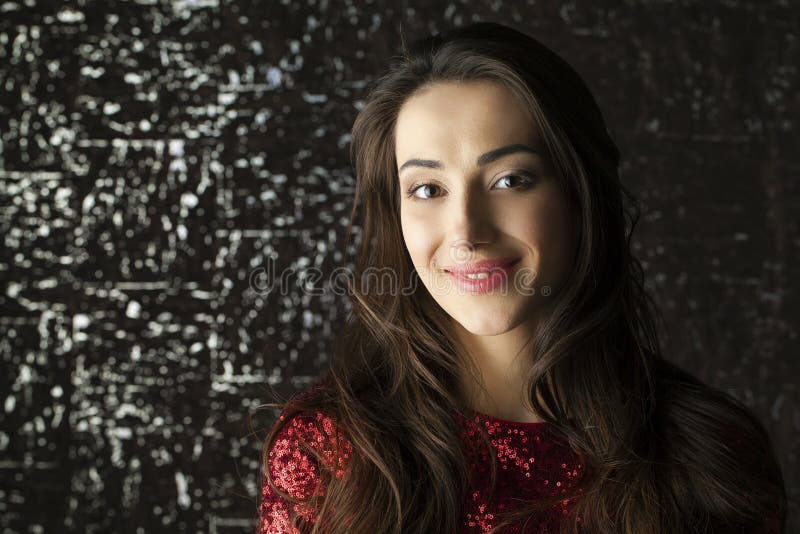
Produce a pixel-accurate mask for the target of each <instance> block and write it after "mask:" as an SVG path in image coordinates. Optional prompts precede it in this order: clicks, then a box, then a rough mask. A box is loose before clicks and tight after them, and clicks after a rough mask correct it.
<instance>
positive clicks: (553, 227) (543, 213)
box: [518, 194, 572, 277]
mask: <svg viewBox="0 0 800 534" xmlns="http://www.w3.org/2000/svg"><path fill="white" fill-rule="evenodd" d="M567 210H568V208H567V203H566V200H565V199H564V198H563V197H562V196H561V195H557V194H552V195H547V196H545V197H542V198H540V199H537V201H536V202H535V206H534V207H533V209H531V210H530V211H529V212H528V214H527V215H526V216H520V218H519V219H518V220H520V221H523V220H524V221H525V223H524V225H521V226H523V227H524V230H522V231H523V232H524V236H522V235H520V238H521V239H524V240H525V242H526V243H527V244H528V246H529V247H531V248H532V249H533V250H534V251H535V254H536V261H537V263H538V264H539V266H540V268H541V269H542V271H543V274H545V275H547V276H550V277H552V276H554V275H557V274H558V273H559V272H560V271H562V270H563V269H564V268H565V267H566V263H567V262H568V261H569V253H570V251H571V250H572V249H571V240H572V237H571V235H570V220H569V213H568V211H567Z"/></svg>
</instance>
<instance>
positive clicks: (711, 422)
mask: <svg viewBox="0 0 800 534" xmlns="http://www.w3.org/2000/svg"><path fill="white" fill-rule="evenodd" d="M670 366H671V364H668V366H667V368H665V371H666V372H664V373H663V374H662V375H661V377H660V378H661V385H662V388H661V391H660V394H659V405H660V406H659V408H658V410H657V412H658V414H659V417H658V418H657V421H658V422H657V424H656V426H657V429H658V434H659V437H660V439H659V441H660V447H661V448H662V449H663V450H665V451H666V452H667V459H668V462H669V465H670V466H671V469H672V470H673V471H672V472H673V476H675V477H676V478H677V479H678V480H680V481H681V484H683V485H684V487H686V488H690V489H691V490H690V491H689V493H688V494H689V495H691V496H693V497H692V500H693V506H696V507H698V508H699V509H702V510H706V511H707V512H708V513H709V514H710V515H711V516H716V517H719V518H720V520H723V518H728V519H732V520H736V521H739V522H740V524H749V525H751V526H753V527H755V526H756V525H758V526H760V527H761V528H764V530H754V529H751V530H747V531H748V532H778V531H779V530H777V529H779V528H780V527H779V525H781V524H782V522H783V518H784V516H785V508H786V493H785V485H784V480H783V475H782V472H781V467H780V463H779V462H778V459H777V455H776V454H775V450H774V447H773V443H772V440H771V438H770V435H769V433H768V431H767V429H766V427H765V426H764V424H763V422H762V421H761V420H760V418H759V417H758V416H757V415H756V413H755V412H754V411H753V410H752V409H751V408H749V407H748V406H747V405H745V404H744V403H743V402H742V401H740V400H739V399H737V398H736V397H734V396H733V395H731V394H729V393H727V392H726V391H724V390H721V389H718V388H715V387H713V386H710V385H707V384H705V383H703V382H702V381H701V380H699V379H698V378H696V377H694V376H692V375H691V374H690V373H688V372H686V371H684V370H682V369H679V368H677V367H674V366H673V367H672V368H668V367H670ZM715 495H716V496H717V497H718V498H712V496H715ZM736 518H738V519H736ZM767 525H768V526H767Z"/></svg>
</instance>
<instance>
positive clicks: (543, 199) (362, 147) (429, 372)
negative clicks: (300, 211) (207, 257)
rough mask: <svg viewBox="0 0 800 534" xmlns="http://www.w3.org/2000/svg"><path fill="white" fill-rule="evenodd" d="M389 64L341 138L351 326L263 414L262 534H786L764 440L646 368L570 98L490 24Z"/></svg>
mask: <svg viewBox="0 0 800 534" xmlns="http://www.w3.org/2000/svg"><path fill="white" fill-rule="evenodd" d="M393 60H394V61H393V63H392V64H391V66H390V68H389V69H388V72H387V73H385V75H383V76H382V77H381V78H380V79H379V80H377V83H376V84H375V85H374V87H373V88H372V90H371V92H370V94H369V96H368V98H367V100H366V104H365V106H364V108H363V109H362V110H361V111H360V113H359V115H358V117H357V118H356V121H355V124H354V126H353V130H352V146H351V148H352V158H353V164H354V167H355V173H356V179H357V180H356V183H357V186H356V198H355V204H354V208H353V213H352V214H351V219H350V223H351V226H350V227H349V228H348V233H347V239H348V240H349V239H350V234H351V232H350V229H351V228H352V225H353V221H354V220H355V218H356V213H357V210H358V209H359V208H360V209H361V210H363V213H362V216H363V220H362V221H361V223H360V226H361V229H362V230H361V235H360V238H361V246H360V250H359V254H358V257H357V259H356V262H355V271H354V273H353V274H354V282H355V283H353V284H352V285H351V286H350V288H349V290H350V294H351V296H352V313H351V314H350V316H349V317H348V321H347V323H346V326H345V329H344V330H343V331H342V332H341V333H340V335H339V337H337V339H336V343H335V347H334V352H333V354H332V356H331V358H330V361H329V363H330V366H329V369H328V372H327V373H326V374H325V376H323V377H322V378H321V379H320V380H319V381H318V382H317V383H316V384H315V385H314V386H313V387H310V388H308V389H307V390H306V391H304V392H303V393H302V394H301V395H297V396H295V397H294V398H293V399H291V400H290V402H288V403H286V404H278V403H273V404H271V406H280V407H282V413H281V414H280V417H279V420H278V421H277V422H276V424H275V425H274V426H273V427H272V429H271V431H270V433H269V435H268V436H267V438H266V442H265V447H264V453H265V454H264V458H263V463H264V478H263V487H262V490H263V491H262V494H263V497H262V500H261V503H260V525H259V532H260V533H261V534H266V533H279V532H280V533H284V532H326V533H328V532H331V533H368V534H374V533H395V532H396V533H401V532H402V533H426V534H427V533H456V532H565V533H567V532H570V533H574V532H579V531H580V532H591V533H603V534H607V533H611V532H614V533H616V532H621V533H630V534H633V533H637V534H639V533H670V534H674V533H679V532H680V533H684V532H698V533H700V532H708V533H711V532H714V533H718V532H726V533H727V532H747V533H751V532H772V533H777V532H782V531H783V528H784V523H785V508H786V493H785V487H784V483H783V479H782V475H781V471H780V467H779V464H778V462H777V460H776V458H775V454H774V452H773V448H772V444H771V441H770V438H769V436H768V434H767V432H766V431H765V429H764V427H763V426H762V424H761V423H760V422H759V421H758V419H757V418H756V417H755V416H754V415H753V413H752V412H751V411H750V410H749V409H748V408H746V407H745V406H744V405H743V404H741V403H740V402H738V401H736V400H735V399H734V398H733V397H731V396H729V395H727V394H725V393H723V392H721V391H719V390H716V389H713V388H711V387H710V386H708V385H706V384H704V383H702V382H701V381H699V380H698V379H696V378H694V377H693V376H691V375H689V374H687V373H686V372H684V371H682V370H681V369H679V368H677V367H676V366H675V365H673V364H670V363H669V362H668V361H667V359H666V357H668V355H662V354H661V351H660V349H659V346H660V343H659V338H658V333H657V329H656V323H655V317H656V312H657V310H656V309H655V307H654V306H653V302H652V300H651V299H650V297H649V296H648V295H647V294H646V293H645V290H644V284H643V273H642V269H641V266H640V264H639V262H638V261H637V260H636V258H634V257H633V256H632V254H631V251H630V234H631V232H632V231H633V227H634V225H635V224H636V220H637V219H638V212H637V210H636V209H635V204H634V203H633V202H632V197H631V195H630V193H629V192H628V191H627V190H626V189H625V188H624V187H623V186H622V184H621V183H620V180H619V162H620V153H619V150H618V149H617V147H616V145H615V143H614V141H613V140H612V139H611V137H610V136H609V133H608V130H607V129H606V125H605V123H604V121H603V117H602V115H601V112H600V110H599V109H598V106H597V104H596V102H595V100H594V98H593V97H592V95H591V94H590V92H589V90H588V89H587V87H586V85H585V84H584V82H583V81H582V80H581V78H580V77H579V75H578V74H577V73H576V72H575V71H574V70H573V69H572V68H571V67H570V66H569V65H568V64H567V63H566V62H564V60H562V59H561V58H559V57H558V56H557V55H556V54H554V53H553V52H552V51H550V50H549V49H547V48H546V47H545V46H543V45H542V44H540V43H539V42H537V41H536V40H534V39H533V38H531V37H530V36H527V35H525V34H523V33H520V32H518V31H516V30H514V29H512V28H509V27H506V26H502V25H499V24H494V23H478V24H473V25H470V26H467V27H464V28H461V29H456V30H452V31H450V32H446V33H444V34H438V35H435V36H432V37H429V38H427V39H424V40H421V41H418V42H417V43H415V44H414V45H413V46H412V47H410V49H409V50H404V54H403V55H402V56H401V57H400V58H399V59H398V58H393ZM387 273H389V276H388V277H387V276H386V275H387ZM376 274H377V276H375V275H376ZM387 281H390V282H391V283H387ZM419 282H421V287H420V284H419Z"/></svg>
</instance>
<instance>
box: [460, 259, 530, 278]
mask: <svg viewBox="0 0 800 534" xmlns="http://www.w3.org/2000/svg"><path fill="white" fill-rule="evenodd" d="M518 261H519V258H489V259H486V260H480V261H474V262H470V263H462V264H458V265H453V266H452V267H447V268H445V269H444V271H445V272H448V273H450V274H455V275H465V274H475V273H482V272H486V271H489V272H491V271H495V270H498V269H499V270H504V269H507V268H508V267H511V266H512V265H513V264H515V263H516V262H518Z"/></svg>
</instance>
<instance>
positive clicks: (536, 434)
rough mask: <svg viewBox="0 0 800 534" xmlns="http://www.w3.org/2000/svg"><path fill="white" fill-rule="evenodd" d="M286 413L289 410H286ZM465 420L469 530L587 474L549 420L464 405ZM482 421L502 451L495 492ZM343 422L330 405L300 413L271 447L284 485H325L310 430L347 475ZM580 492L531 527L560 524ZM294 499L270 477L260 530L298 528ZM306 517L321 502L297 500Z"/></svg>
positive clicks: (268, 533) (261, 533)
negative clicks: (339, 446)
mask: <svg viewBox="0 0 800 534" xmlns="http://www.w3.org/2000/svg"><path fill="white" fill-rule="evenodd" d="M280 417H281V418H284V417H285V416H284V414H283V413H282V414H281V415H280ZM456 417H457V419H458V420H459V422H460V423H461V426H462V431H461V438H462V439H463V440H465V441H466V442H467V443H466V444H467V448H466V450H468V451H474V452H472V453H470V455H469V457H468V458H469V463H470V466H471V475H470V488H469V491H468V492H467V495H466V503H465V508H464V509H465V511H464V515H463V517H462V520H461V529H460V532H461V533H465V534H466V533H476V532H487V531H488V530H489V529H490V528H491V527H492V526H494V525H496V524H498V523H499V520H498V517H497V513H498V512H502V511H508V510H512V509H516V508H518V507H519V506H520V505H521V504H524V503H525V501H529V500H534V499H537V498H541V497H542V496H545V495H547V496H549V495H554V494H556V493H559V492H563V491H564V490H566V489H567V488H568V487H570V486H571V485H572V484H573V483H574V481H576V480H577V479H578V478H579V477H580V476H581V474H582V470H583V463H582V461H581V457H580V456H579V455H578V454H577V453H575V452H574V451H572V449H570V447H569V446H568V445H567V443H566V441H565V439H564V438H563V435H561V434H560V433H559V432H558V431H557V430H555V429H554V427H553V426H552V425H551V424H549V423H544V422H542V423H522V422H515V421H506V420H503V419H498V418H495V417H492V416H489V415H484V414H478V415H477V416H476V417H475V419H468V418H466V417H464V416H463V415H461V414H460V413H456ZM313 418H316V419H317V420H318V421H319V422H321V423H322V428H323V429H324V431H325V432H324V433H323V432H320V431H319V430H318V429H317V426H316V425H315V424H314V422H313ZM477 425H483V426H484V428H485V429H486V430H487V432H488V434H489V437H490V440H491V444H492V447H493V448H494V454H496V456H497V475H496V476H497V483H496V486H495V493H494V496H493V497H492V498H491V500H489V499H488V495H489V489H490V488H489V481H490V477H491V465H490V462H491V460H490V459H489V458H488V457H487V456H486V455H487V451H486V449H485V448H481V447H479V446H477V445H478V443H479V441H478V439H477V438H476V436H479V434H478V433H477ZM336 433H337V430H336V428H335V425H334V423H333V421H332V420H331V419H330V418H329V417H327V416H325V415H324V414H322V413H317V414H315V415H310V414H300V415H296V416H295V417H294V418H293V419H292V420H291V421H290V422H289V423H287V424H286V425H285V426H284V427H283V428H282V429H281V431H280V432H279V433H278V435H277V436H276V440H275V442H274V444H273V447H272V449H271V450H270V452H269V468H270V472H271V474H272V477H273V480H274V481H275V483H276V485H277V486H278V487H279V488H281V489H283V490H284V491H285V492H287V493H288V494H290V495H292V496H296V497H307V496H309V495H310V494H311V493H312V492H314V491H315V490H316V491H317V492H320V493H322V492H324V488H322V487H321V485H320V484H318V481H319V480H318V478H317V470H318V469H319V466H318V465H317V463H316V461H315V459H314V458H313V457H311V456H310V455H308V454H306V453H305V452H304V451H302V450H301V449H300V447H299V446H298V445H297V443H298V437H300V436H302V437H303V438H304V439H305V440H307V441H308V442H310V443H315V444H316V446H317V447H319V450H321V451H323V453H324V454H325V457H327V458H331V462H330V465H326V466H325V468H326V469H329V470H330V471H332V472H333V471H334V467H335V473H336V476H337V477H341V476H342V475H343V474H344V473H345V470H346V464H344V462H343V464H344V465H337V466H333V465H332V464H333V454H332V452H331V451H332V450H333V447H334V442H335V439H336V438H335V436H336ZM338 435H339V439H340V440H343V441H341V442H340V443H343V444H344V447H343V451H344V455H343V456H345V460H346V457H347V456H348V455H349V454H351V453H352V447H351V446H350V444H349V443H348V442H347V440H346V439H344V437H343V436H342V434H341V433H340V432H339V433H338ZM574 502H575V501H574V499H573V500H564V501H560V502H559V503H558V504H556V505H554V506H553V507H552V508H550V509H548V510H547V511H546V512H543V513H542V514H541V517H537V518H536V519H535V520H531V521H529V522H528V527H527V528H526V531H527V532H542V533H548V532H550V533H553V532H558V524H559V522H560V519H561V518H562V517H563V516H564V515H566V514H567V513H568V512H569V510H570V509H571V508H572V506H573V505H574ZM289 506H292V504H290V503H287V502H286V501H285V500H284V499H282V498H280V497H279V496H278V495H276V494H275V492H274V491H272V489H271V488H270V486H269V484H267V482H266V478H265V474H264V478H263V479H262V495H261V502H260V505H259V514H260V521H259V526H258V534H286V533H297V532H298V530H297V529H294V528H292V527H291V526H290V524H289ZM293 506H295V508H294V510H295V512H296V513H297V514H299V515H300V516H301V517H304V518H305V519H307V520H309V521H312V522H313V521H315V518H316V516H315V512H314V510H309V509H305V508H304V507H302V505H301V504H297V505H293ZM519 531H520V529H519V528H514V527H512V528H510V529H507V530H506V531H504V532H506V533H508V534H511V533H516V532H519Z"/></svg>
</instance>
